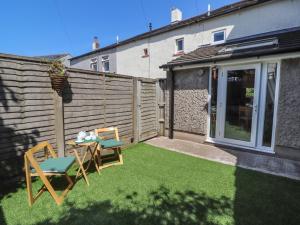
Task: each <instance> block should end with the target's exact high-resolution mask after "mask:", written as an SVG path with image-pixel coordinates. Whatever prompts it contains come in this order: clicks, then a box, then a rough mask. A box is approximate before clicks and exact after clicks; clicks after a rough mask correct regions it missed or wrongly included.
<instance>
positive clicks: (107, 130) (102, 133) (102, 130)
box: [95, 127, 120, 141]
mask: <svg viewBox="0 0 300 225" xmlns="http://www.w3.org/2000/svg"><path fill="white" fill-rule="evenodd" d="M111 132H113V133H114V136H115V139H116V140H117V141H119V140H120V138H119V131H118V128H117V127H107V128H99V129H95V134H96V135H97V136H98V137H100V138H101V139H103V140H105V139H108V138H106V137H107V136H108V135H105V134H107V133H111Z"/></svg>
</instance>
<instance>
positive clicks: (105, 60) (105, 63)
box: [102, 56, 109, 72]
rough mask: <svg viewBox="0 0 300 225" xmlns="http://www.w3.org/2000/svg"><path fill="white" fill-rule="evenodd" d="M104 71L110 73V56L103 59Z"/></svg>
mask: <svg viewBox="0 0 300 225" xmlns="http://www.w3.org/2000/svg"><path fill="white" fill-rule="evenodd" d="M102 71H103V72H109V57H108V56H103V57H102Z"/></svg>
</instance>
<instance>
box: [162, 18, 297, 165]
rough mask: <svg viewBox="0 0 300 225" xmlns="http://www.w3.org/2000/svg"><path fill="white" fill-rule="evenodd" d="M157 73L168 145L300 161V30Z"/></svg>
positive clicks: (216, 49)
mask: <svg viewBox="0 0 300 225" xmlns="http://www.w3.org/2000/svg"><path fill="white" fill-rule="evenodd" d="M298 17H300V15H299V16H298ZM162 68H164V70H165V71H166V74H167V88H166V99H168V101H167V102H168V106H167V108H168V109H169V110H168V115H167V117H168V118H169V127H168V131H169V137H170V138H173V136H174V135H176V132H179V133H180V132H181V133H182V132H183V133H185V134H189V135H190V136H191V134H193V135H196V136H197V135H198V136H199V137H198V138H196V139H198V140H203V141H205V142H209V143H212V144H216V145H223V146H230V147H236V148H240V149H247V150H249V151H256V152H263V153H270V154H274V155H275V156H276V157H282V158H289V159H297V160H300V113H299V112H300V88H299V87H300V26H298V27H294V28H287V29H283V30H277V31H272V32H264V33H262V34H258V35H251V36H248V37H244V38H237V39H232V40H230V41H227V42H226V43H222V44H218V45H211V46H203V47H199V48H197V49H196V50H194V51H192V52H190V53H188V54H185V55H183V56H181V57H179V58H177V59H175V60H172V61H170V62H168V63H167V64H164V65H163V66H162ZM189 135H185V138H187V137H188V136H189ZM193 138H194V139H195V137H193Z"/></svg>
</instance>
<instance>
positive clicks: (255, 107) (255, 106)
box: [253, 104, 257, 113]
mask: <svg viewBox="0 0 300 225" xmlns="http://www.w3.org/2000/svg"><path fill="white" fill-rule="evenodd" d="M253 108H254V112H256V113H257V105H256V104H255V105H254V106H253Z"/></svg>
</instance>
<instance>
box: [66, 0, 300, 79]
mask: <svg viewBox="0 0 300 225" xmlns="http://www.w3.org/2000/svg"><path fill="white" fill-rule="evenodd" d="M299 8H300V1H299V0H246V1H241V2H237V3H234V4H231V5H227V6H224V7H222V8H219V9H216V10H213V11H210V12H207V13H204V14H202V15H199V16H195V17H193V18H189V19H186V20H181V13H180V11H179V10H178V9H174V10H172V15H171V24H169V25H167V26H164V27H161V28H158V29H155V30H151V31H149V32H146V33H143V34H140V35H137V36H135V37H132V38H129V39H127V40H124V41H120V42H118V43H115V44H112V45H110V46H106V47H103V48H99V49H95V50H93V51H91V52H88V53H85V54H83V55H79V56H76V57H73V58H71V60H70V64H71V67H75V68H82V69H97V70H99V71H103V70H105V68H106V69H107V68H109V72H113V73H120V74H128V75H132V76H138V77H148V78H165V77H166V74H165V72H164V71H163V70H161V69H160V68H159V67H160V66H161V65H162V64H166V63H167V62H169V61H171V60H174V59H176V58H177V57H179V56H181V55H182V54H185V53H188V52H191V51H193V50H195V49H197V48H198V47H199V46H206V45H215V44H220V43H222V42H228V41H230V40H236V39H238V38H243V37H248V36H252V35H257V34H261V33H266V32H272V31H277V30H282V29H288V28H293V27H297V26H300V16H299ZM107 62H108V64H109V66H107ZM95 64H97V66H94V65H95ZM103 65H106V66H105V68H104V67H103Z"/></svg>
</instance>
